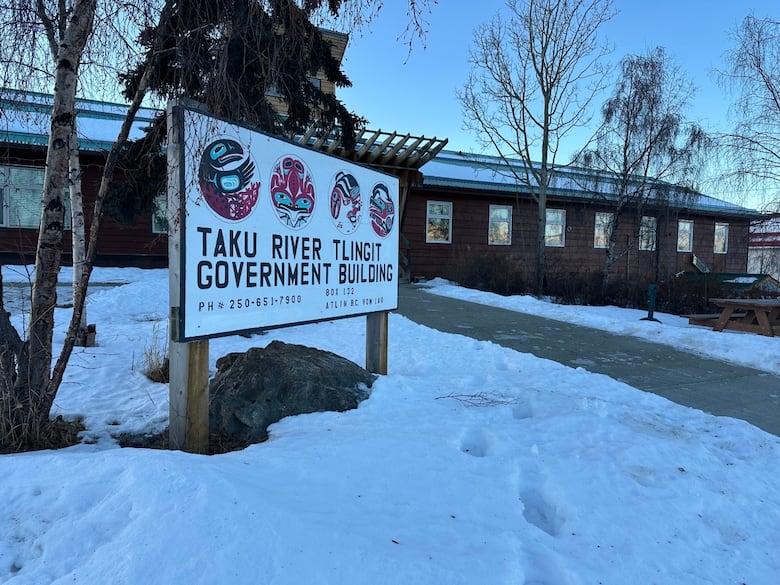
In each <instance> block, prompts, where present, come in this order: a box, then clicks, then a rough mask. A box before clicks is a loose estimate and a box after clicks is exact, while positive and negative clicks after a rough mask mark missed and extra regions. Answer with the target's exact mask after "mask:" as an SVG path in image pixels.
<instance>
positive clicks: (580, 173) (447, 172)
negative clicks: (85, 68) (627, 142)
mask: <svg viewBox="0 0 780 585" xmlns="http://www.w3.org/2000/svg"><path fill="white" fill-rule="evenodd" d="M421 171H422V173H423V176H424V179H423V185H424V186H427V187H443V188H450V189H453V188H454V189H469V190H473V191H477V192H481V193H494V194H495V193H504V194H507V195H508V194H513V195H522V194H526V195H527V194H530V193H532V192H533V191H534V190H535V188H529V187H528V186H527V185H525V184H519V183H518V180H517V178H516V177H517V176H523V174H524V172H525V166H524V165H523V163H522V162H521V161H519V160H509V161H505V160H504V159H502V158H500V157H497V156H489V155H475V154H467V153H463V152H460V151H458V152H454V151H448V150H444V151H441V152H440V153H439V154H437V155H436V157H435V158H434V159H433V160H431V161H430V162H428V163H426V164H425V165H424V166H423V167H422V168H421ZM617 179H618V177H617V176H616V175H612V174H609V173H605V172H600V171H594V170H592V169H585V168H582V167H571V166H570V167H561V168H560V169H558V171H557V173H556V175H555V178H554V179H553V183H552V184H551V186H550V189H549V190H548V195H549V196H550V197H553V198H562V199H572V200H581V201H590V202H594V203H596V202H603V203H605V204H608V203H609V202H611V201H615V200H616V199H617ZM636 182H637V183H639V179H637V181H636ZM657 185H658V186H659V190H660V187H663V188H664V189H663V190H664V193H665V195H664V197H665V199H664V203H666V202H667V201H670V202H671V205H672V207H674V208H677V209H684V210H690V211H697V212H704V213H711V214H715V215H727V216H729V217H734V216H738V217H745V218H749V219H755V218H757V217H761V213H760V212H759V211H757V210H755V209H750V208H747V207H743V206H740V205H736V204H734V203H729V202H728V201H722V200H720V199H716V198H714V197H710V196H708V195H704V194H702V193H698V192H695V191H692V190H690V189H683V188H680V187H675V186H674V185H671V184H669V183H663V182H658V183H657ZM657 203H658V204H660V203H661V199H660V197H659V198H658V199H657Z"/></svg>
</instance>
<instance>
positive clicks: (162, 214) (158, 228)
mask: <svg viewBox="0 0 780 585" xmlns="http://www.w3.org/2000/svg"><path fill="white" fill-rule="evenodd" d="M151 228H152V233H153V234H158V235H168V194H167V193H158V194H157V195H156V196H155V198H154V200H153V201H152V213H151Z"/></svg>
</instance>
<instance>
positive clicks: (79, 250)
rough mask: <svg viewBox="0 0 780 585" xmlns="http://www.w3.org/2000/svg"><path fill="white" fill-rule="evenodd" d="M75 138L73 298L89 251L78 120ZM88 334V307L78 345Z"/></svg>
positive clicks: (71, 161) (83, 313)
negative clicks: (77, 131)
mask: <svg viewBox="0 0 780 585" xmlns="http://www.w3.org/2000/svg"><path fill="white" fill-rule="evenodd" d="M73 130H74V139H73V144H72V145H71V146H72V149H71V151H70V157H69V170H70V229H71V238H72V240H73V245H72V250H73V298H74V299H75V298H76V289H77V288H78V287H79V283H80V282H81V275H82V273H83V272H84V260H85V257H86V253H87V240H86V235H85V231H84V198H83V195H82V191H81V163H80V160H79V149H78V138H77V136H78V134H77V133H76V121H75V120H74V124H73ZM90 341H91V340H90V339H88V334H87V307H86V305H85V306H84V308H83V310H82V311H81V318H80V320H79V325H78V333H77V339H76V345H82V346H90V345H93V343H90Z"/></svg>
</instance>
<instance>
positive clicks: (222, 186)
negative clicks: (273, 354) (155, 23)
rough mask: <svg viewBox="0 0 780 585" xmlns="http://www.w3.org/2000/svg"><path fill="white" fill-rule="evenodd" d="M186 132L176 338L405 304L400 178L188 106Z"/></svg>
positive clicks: (387, 309)
mask: <svg viewBox="0 0 780 585" xmlns="http://www.w3.org/2000/svg"><path fill="white" fill-rule="evenodd" d="M174 118H176V117H174ZM179 119H181V118H179ZM182 136H183V140H182V143H183V150H184V152H183V154H182V156H181V158H180V160H181V161H183V166H184V168H183V173H182V183H183V184H182V186H181V199H180V201H181V207H180V213H179V215H178V218H179V222H180V223H179V224H178V226H177V229H180V230H181V260H180V270H181V278H180V282H181V294H180V303H181V307H180V308H179V310H178V313H179V340H180V341H190V340H195V339H204V338H209V337H216V336H220V335H229V334H233V333H237V332H241V331H248V330H253V329H260V328H267V327H275V326H281V325H289V324H297V323H306V322H312V321H322V320H327V319H334V318H338V317H346V316H351V315H361V314H367V313H374V312H379V311H389V310H393V309H396V308H397V306H398V232H399V228H400V226H399V225H398V222H399V219H400V218H399V217H398V179H397V178H396V177H393V176H390V175H386V174H384V173H380V172H377V171H374V170H371V169H369V168H367V167H363V166H360V165H356V164H354V163H350V162H347V161H345V160H343V159H340V158H336V157H332V156H329V155H326V154H323V153H320V152H317V151H314V150H311V149H309V148H305V147H302V146H298V145H295V144H292V143H290V142H287V141H285V140H281V139H278V138H274V137H272V136H269V135H266V134H262V133H259V132H256V131H252V130H249V129H247V128H244V127H241V126H237V125H233V124H229V123H226V122H223V121H221V120H217V119H214V118H211V117H209V116H206V115H204V114H202V113H199V112H196V111H193V110H190V109H186V108H184V109H183V129H182Z"/></svg>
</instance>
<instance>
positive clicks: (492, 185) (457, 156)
mask: <svg viewBox="0 0 780 585" xmlns="http://www.w3.org/2000/svg"><path fill="white" fill-rule="evenodd" d="M52 103H53V99H52V96H51V95H47V94H42V93H34V92H26V91H24V92H23V91H18V90H8V89H2V88H0V142H4V143H11V144H19V145H26V146H46V145H47V143H48V134H49V126H50V124H51V108H52ZM126 111H127V105H123V104H115V103H107V102H100V101H96V100H87V99H79V100H78V102H77V104H76V115H77V118H78V133H79V147H80V148H81V149H82V150H85V151H91V152H104V151H108V150H109V149H110V148H111V145H112V144H113V142H114V140H115V139H116V137H117V135H118V133H119V129H120V127H121V125H122V123H123V121H124V116H125V113H126ZM159 113H160V111H159V110H156V109H152V108H142V109H141V110H140V111H139V112H138V115H137V116H136V119H135V122H134V124H133V127H132V130H131V132H130V139H137V138H141V137H142V136H143V129H144V128H145V127H146V126H147V125H149V124H150V123H151V121H152V120H153V119H154V117H155V116H157V115H158V114H159ZM296 142H298V143H299V144H302V145H306V146H309V147H311V148H314V149H315V150H322V151H324V152H329V153H332V154H335V155H337V156H341V157H343V158H347V159H350V160H354V161H355V162H361V163H364V164H370V165H374V166H380V167H387V168H396V169H399V168H407V169H419V170H420V171H421V172H422V175H423V179H422V184H423V186H426V187H440V188H441V187H443V188H451V189H458V190H471V191H476V192H478V193H485V194H486V193H494V194H495V193H501V194H506V195H509V194H512V195H518V194H520V195H522V194H526V195H527V194H529V193H530V192H531V191H532V189H529V188H528V187H527V186H525V185H521V184H518V181H517V179H516V175H520V174H521V173H522V172H523V170H524V167H523V164H522V163H521V162H520V161H509V162H507V161H505V160H503V159H502V158H500V157H496V156H489V155H477V154H466V153H463V152H460V151H458V152H455V151H448V150H443V148H444V146H445V145H446V144H447V140H446V139H437V138H435V137H434V138H425V137H423V136H418V137H414V136H410V135H399V134H396V133H392V132H382V131H381V130H379V131H372V130H366V131H364V132H363V133H362V135H361V136H360V137H359V139H358V143H357V145H356V146H355V151H354V152H346V151H345V150H344V149H343V147H342V146H341V144H340V140H338V139H331V138H330V137H325V138H322V137H320V138H317V137H315V136H314V135H313V134H311V133H306V134H304V135H303V136H299V137H297V140H296ZM664 186H665V187H667V188H668V189H670V190H671V193H672V194H671V197H672V199H673V201H672V206H673V207H675V208H677V209H683V210H690V211H697V212H703V213H709V214H713V215H722V216H728V217H744V218H747V219H758V218H761V217H763V216H762V214H761V213H760V212H758V211H756V210H754V209H749V208H746V207H742V206H740V205H736V204H733V203H729V202H727V201H722V200H720V199H716V198H714V197H709V196H707V195H704V194H702V193H697V192H694V191H691V190H683V189H679V188H675V187H673V186H672V185H669V184H664ZM615 192H616V176H615V175H610V174H608V173H603V172H596V171H593V170H589V169H584V168H580V167H565V168H561V169H560V170H559V172H558V173H557V176H556V178H555V182H554V183H553V184H552V185H551V188H550V191H549V195H550V196H551V197H554V198H565V199H572V200H581V201H590V202H599V201H601V202H604V203H608V202H610V201H614V200H615V198H616V195H615ZM675 199H676V201H674V200H675Z"/></svg>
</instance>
